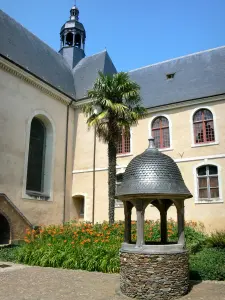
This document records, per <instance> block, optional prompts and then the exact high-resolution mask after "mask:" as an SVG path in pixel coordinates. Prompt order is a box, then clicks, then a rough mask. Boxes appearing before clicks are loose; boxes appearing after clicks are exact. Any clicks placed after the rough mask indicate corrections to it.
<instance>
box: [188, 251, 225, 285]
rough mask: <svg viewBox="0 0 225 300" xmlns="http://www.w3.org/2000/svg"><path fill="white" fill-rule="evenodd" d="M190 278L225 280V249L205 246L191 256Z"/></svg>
mask: <svg viewBox="0 0 225 300" xmlns="http://www.w3.org/2000/svg"><path fill="white" fill-rule="evenodd" d="M190 270H191V271H190V278H191V279H193V280H225V250H224V249H215V248H205V249H203V250H202V251H200V252H198V253H196V254H195V255H191V256H190Z"/></svg>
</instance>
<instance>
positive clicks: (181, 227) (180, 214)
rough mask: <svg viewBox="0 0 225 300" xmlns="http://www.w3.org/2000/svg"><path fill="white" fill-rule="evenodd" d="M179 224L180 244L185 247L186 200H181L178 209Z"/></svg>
mask: <svg viewBox="0 0 225 300" xmlns="http://www.w3.org/2000/svg"><path fill="white" fill-rule="evenodd" d="M177 223H178V244H182V245H185V236H184V200H181V201H180V203H179V207H177Z"/></svg>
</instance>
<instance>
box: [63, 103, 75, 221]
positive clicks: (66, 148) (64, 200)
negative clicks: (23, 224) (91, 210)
mask: <svg viewBox="0 0 225 300" xmlns="http://www.w3.org/2000/svg"><path fill="white" fill-rule="evenodd" d="M72 103H73V100H71V101H70V103H69V104H67V112H66V140H65V165H64V199H63V223H65V221H66V174H67V150H68V131H69V128H68V127H69V112H70V106H71V105H72Z"/></svg>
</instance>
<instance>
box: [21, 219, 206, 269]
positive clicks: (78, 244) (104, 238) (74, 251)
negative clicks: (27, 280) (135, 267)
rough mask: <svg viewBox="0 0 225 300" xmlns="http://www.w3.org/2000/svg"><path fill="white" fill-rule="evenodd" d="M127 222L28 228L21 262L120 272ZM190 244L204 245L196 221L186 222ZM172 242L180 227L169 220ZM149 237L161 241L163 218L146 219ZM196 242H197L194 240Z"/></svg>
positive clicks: (133, 237)
mask: <svg viewBox="0 0 225 300" xmlns="http://www.w3.org/2000/svg"><path fill="white" fill-rule="evenodd" d="M123 233H124V223H122V222H120V223H115V224H114V225H109V224H108V223H103V224H96V225H94V226H93V225H92V224H88V223H80V224H78V223H68V224H65V225H64V226H48V227H41V228H40V229H39V230H33V231H29V230H28V231H27V234H26V236H25V239H24V240H25V242H26V244H25V245H24V246H22V247H21V248H20V249H19V251H18V261H19V262H22V263H26V264H29V265H38V266H43V267H62V268H68V269H83V270H87V271H100V272H107V273H117V272H119V267H120V263H119V249H120V246H121V243H122V241H123ZM186 233H187V245H188V247H189V248H190V249H191V247H192V245H193V244H194V243H197V244H201V241H202V240H204V234H203V233H201V232H200V231H199V230H198V226H197V224H196V223H193V222H189V223H187V224H186ZM168 238H169V241H176V240H177V226H176V223H175V222H174V221H172V220H169V222H168ZM132 239H133V240H135V239H136V222H134V221H133V222H132ZM145 240H146V241H159V240H160V223H159V221H156V222H154V221H146V222H145ZM193 241H194V242H193Z"/></svg>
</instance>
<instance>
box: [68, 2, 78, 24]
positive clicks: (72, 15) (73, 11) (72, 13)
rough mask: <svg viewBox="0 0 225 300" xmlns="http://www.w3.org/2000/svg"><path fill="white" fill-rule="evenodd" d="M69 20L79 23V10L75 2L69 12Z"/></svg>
mask: <svg viewBox="0 0 225 300" xmlns="http://www.w3.org/2000/svg"><path fill="white" fill-rule="evenodd" d="M70 20H75V21H79V9H78V7H77V2H76V1H75V4H74V5H73V7H72V8H71V10H70Z"/></svg>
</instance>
